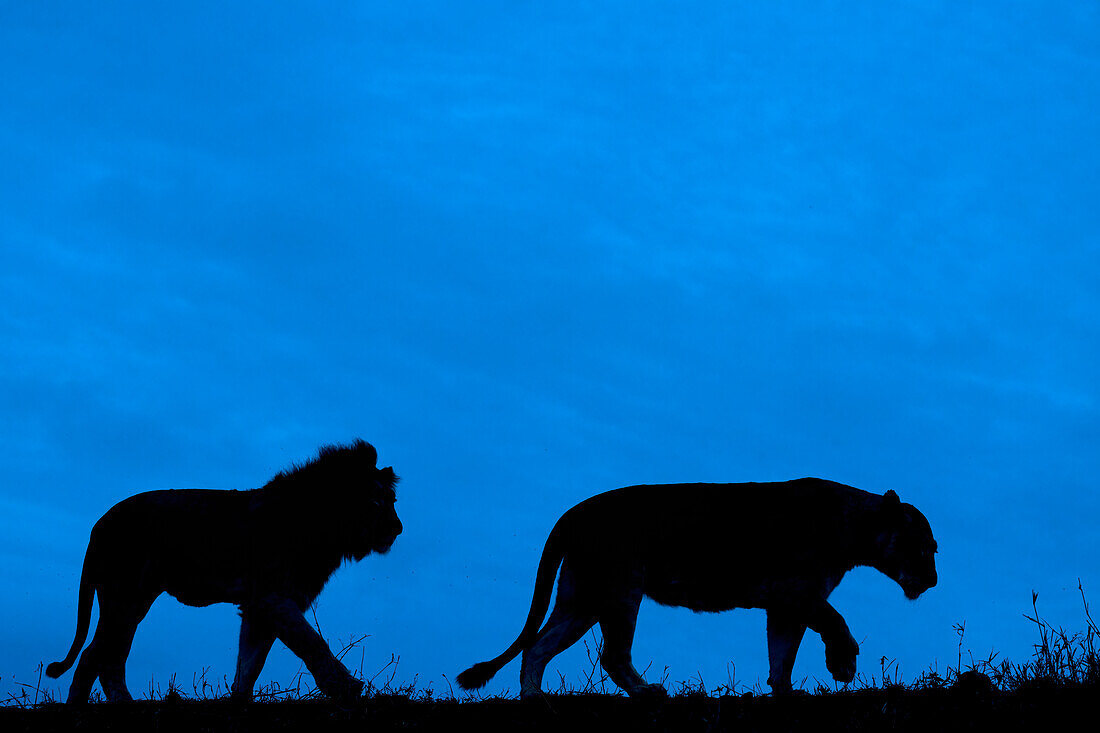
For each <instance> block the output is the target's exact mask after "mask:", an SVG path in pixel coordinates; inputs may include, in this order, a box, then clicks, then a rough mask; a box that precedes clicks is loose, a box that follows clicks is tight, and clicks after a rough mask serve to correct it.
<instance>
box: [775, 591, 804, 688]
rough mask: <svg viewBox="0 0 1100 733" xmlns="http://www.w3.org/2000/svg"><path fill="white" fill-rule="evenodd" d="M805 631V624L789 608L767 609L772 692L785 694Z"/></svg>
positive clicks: (789, 686)
mask: <svg viewBox="0 0 1100 733" xmlns="http://www.w3.org/2000/svg"><path fill="white" fill-rule="evenodd" d="M805 633H806V624H805V623H803V622H802V620H801V619H800V618H799V616H798V615H797V614H795V613H792V612H791V611H790V610H789V609H784V608H769V609H768V684H769V685H771V688H772V694H774V695H787V694H790V693H791V692H792V691H793V690H792V687H791V672H792V671H793V670H794V659H795V656H796V655H797V654H798V647H799V645H800V644H801V643H802V637H803V635H805Z"/></svg>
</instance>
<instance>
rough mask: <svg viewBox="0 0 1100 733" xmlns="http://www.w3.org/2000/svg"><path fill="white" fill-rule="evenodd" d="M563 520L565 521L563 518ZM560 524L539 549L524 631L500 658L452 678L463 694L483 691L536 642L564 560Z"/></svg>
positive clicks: (559, 521)
mask: <svg viewBox="0 0 1100 733" xmlns="http://www.w3.org/2000/svg"><path fill="white" fill-rule="evenodd" d="M563 519H564V517H563ZM562 524H563V522H562V520H561V519H559V520H558V523H557V524H555V525H554V529H552V530H550V536H549V537H547V538H546V545H545V546H544V547H543V548H542V557H541V558H540V559H539V569H538V573H537V574H536V575H535V592H534V594H533V597H532V598H531V610H530V611H529V612H528V614H527V622H526V623H525V624H524V625H523V630H522V631H520V632H519V636H518V637H517V638H516V640H515V641H513V642H512V645H511V646H510V647H508V648H507V649H505V650H504V652H503V653H501V655H500V656H498V657H496V658H494V659H490V660H489V661H487V662H478V663H477V664H475V665H474V666H472V667H470V668H469V669H467V670H466V671H464V672H462V673H461V674H459V675H458V677H456V678H455V681H456V682H458V686H459V687H461V688H463V689H465V690H476V689H478V688H479V687H484V686H485V683H486V682H488V681H489V680H490V679H491V678H492V677H493V675H495V674H496V673H497V672H498V671H500V668H501V667H503V666H504V665H506V664H508V662H510V661H512V660H513V659H515V658H516V656H517V655H518V654H519V653H520V652H522V651H523V650H525V649H527V648H529V647H530V646H531V645H532V644H533V643H534V641H535V636H536V635H537V634H538V631H539V626H541V625H542V620H543V618H544V617H545V616H546V610H547V609H548V608H549V607H550V595H551V593H552V592H553V589H554V578H555V577H556V576H557V574H558V566H559V565H561V561H562V558H563V557H564V550H563V549H562V544H563V543H562V534H563V530H562Z"/></svg>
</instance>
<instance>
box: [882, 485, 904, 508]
mask: <svg viewBox="0 0 1100 733" xmlns="http://www.w3.org/2000/svg"><path fill="white" fill-rule="evenodd" d="M882 506H883V508H884V509H891V510H892V509H897V508H898V507H899V506H901V499H899V498H898V495H897V494H896V493H894V490H893V489H890V490H889V491H887V492H886V493H885V494H883V495H882Z"/></svg>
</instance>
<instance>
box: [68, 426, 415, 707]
mask: <svg viewBox="0 0 1100 733" xmlns="http://www.w3.org/2000/svg"><path fill="white" fill-rule="evenodd" d="M377 459H378V454H377V452H376V451H375V449H374V447H373V446H372V445H371V444H370V443H367V442H365V441H363V440H359V439H357V440H355V441H354V442H353V443H351V444H348V445H326V446H323V447H321V448H320V449H319V451H318V453H317V456H316V457H315V458H313V459H312V460H310V461H308V462H306V463H304V464H300V465H294V466H292V467H291V468H290V469H288V470H285V471H282V472H280V473H279V474H277V475H276V476H275V477H274V478H272V479H271V480H270V481H269V482H267V484H266V485H264V486H263V487H262V488H259V489H252V490H247V491H228V490H213V489H176V490H166V491H148V492H145V493H141V494H136V495H135V496H131V497H130V498H128V499H124V500H122V501H120V502H119V503H118V504H115V505H114V506H113V507H111V508H110V509H109V510H108V511H107V513H106V514H104V515H103V516H102V517H101V518H100V519H99V521H98V522H96V523H95V526H94V527H92V532H91V537H90V539H89V541H88V549H87V551H86V552H85V554H84V567H83V570H82V571H81V574H80V590H79V591H78V595H77V599H78V602H77V624H76V638H75V639H74V640H73V644H72V647H71V648H70V649H69V653H68V655H66V657H65V659H64V660H62V661H60V662H53V663H52V664H50V665H49V666H47V667H46V674H47V675H49V676H50V677H59V676H61V675H62V674H64V673H65V672H66V671H67V670H68V669H69V667H71V666H72V664H73V661H74V660H75V659H76V657H77V655H78V654H80V649H81V647H82V646H83V645H84V640H85V639H86V638H87V636H88V626H89V622H90V617H91V611H92V599H93V596H98V598H99V623H98V624H97V626H96V630H95V635H94V636H93V637H92V642H91V644H89V645H88V648H87V649H85V650H84V653H83V654H81V655H80V662H79V663H78V664H77V667H76V671H75V672H74V673H73V681H72V685H71V686H70V687H69V697H68V701H69V702H70V703H79V702H85V701H86V700H87V699H88V696H89V694H90V693H91V689H92V685H93V684H94V683H95V680H96V678H98V679H99V680H100V684H101V685H102V686H103V691H104V693H105V694H106V696H107V699H108V700H110V701H112V702H114V701H123V700H130V699H131V697H130V693H129V691H128V690H127V689H126V673H125V665H126V657H127V656H128V655H129V653H130V645H131V643H132V641H133V638H134V632H135V631H136V630H137V626H138V624H139V623H140V622H141V620H142V619H143V618H144V617H145V614H146V613H147V612H148V610H149V607H150V606H151V605H152V604H153V601H154V600H156V598H157V597H158V596H159V595H160V594H161V593H164V592H167V593H169V594H170V595H172V596H175V597H176V598H177V599H178V600H180V601H181V602H183V603H185V604H187V605H189V606H208V605H210V604H213V603H235V604H236V605H237V606H238V607H239V608H240V613H241V633H240V652H239V655H238V658H237V671H236V675H235V677H234V680H233V686H232V694H233V696H234V697H236V698H239V699H248V698H250V697H251V696H252V688H253V686H254V685H255V683H256V678H257V677H258V676H259V674H260V670H261V668H262V667H263V665H264V661H265V660H266V659H267V654H268V652H269V651H270V650H271V646H272V644H273V643H274V641H275V639H279V640H280V641H282V642H283V643H284V644H286V646H287V647H288V648H289V649H290V650H291V651H292V652H294V653H295V654H296V655H297V656H298V657H300V658H301V659H302V661H303V662H304V663H305V665H306V667H307V668H308V669H309V671H310V673H311V674H312V675H313V677H314V679H315V680H316V683H317V686H318V687H319V688H320V689H321V690H322V691H323V692H324V693H325V694H327V695H329V696H332V697H338V698H345V697H349V696H355V695H358V694H359V692H360V691H361V689H362V684H363V683H362V682H360V681H359V680H357V679H355V678H354V677H353V676H352V675H351V674H350V673H349V672H348V671H347V669H346V668H345V667H344V666H343V665H342V664H341V663H340V662H339V661H338V660H337V659H336V657H334V656H333V654H332V651H331V650H330V649H329V648H328V645H327V644H326V643H325V641H324V639H322V638H321V636H320V635H319V634H318V633H317V632H316V631H315V630H314V629H313V627H312V626H310V624H309V622H307V621H306V619H305V616H304V615H303V611H305V610H306V609H307V608H308V607H309V605H310V604H311V603H312V602H313V601H314V599H315V598H316V597H317V596H318V594H320V592H321V589H322V588H323V587H324V586H325V583H326V582H327V581H328V579H329V577H330V576H331V575H332V574H333V572H335V571H336V569H337V568H338V567H339V566H340V564H341V563H343V562H345V561H353V560H354V561H358V560H362V559H363V558H364V557H366V556H367V555H369V554H371V553H372V552H377V553H385V552H388V551H389V549H390V547H391V546H392V545H393V542H394V540H395V539H396V538H397V536H398V535H399V534H401V530H402V527H401V521H400V520H399V519H398V518H397V513H396V512H395V511H394V502H395V501H396V499H397V496H396V493H395V491H394V487H395V485H396V484H397V480H398V479H397V476H396V475H394V472H393V468H382V469H379V468H378V467H377Z"/></svg>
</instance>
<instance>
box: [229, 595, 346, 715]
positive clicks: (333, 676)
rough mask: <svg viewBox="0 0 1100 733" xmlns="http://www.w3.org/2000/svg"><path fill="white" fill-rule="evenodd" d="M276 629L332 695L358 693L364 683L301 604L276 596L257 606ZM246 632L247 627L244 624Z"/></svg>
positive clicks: (321, 687) (266, 620)
mask: <svg viewBox="0 0 1100 733" xmlns="http://www.w3.org/2000/svg"><path fill="white" fill-rule="evenodd" d="M253 610H254V611H256V612H258V613H261V614H262V615H263V616H264V623H269V624H270V625H271V627H272V628H274V630H275V636H276V637H277V638H278V639H279V640H280V641H281V642H283V643H284V644H286V646H287V648H288V649H290V651H292V652H294V654H296V655H297V656H298V658H299V659H301V660H302V662H304V663H305V665H306V669H308V670H309V673H310V674H312V675H313V679H314V681H316V683H317V687H318V688H319V689H320V690H321V691H322V692H324V693H325V694H326V695H328V696H329V697H333V698H337V699H346V698H354V697H358V696H359V694H360V693H361V692H362V691H363V683H362V682H360V681H359V680H357V679H355V677H353V676H352V675H351V673H350V672H348V670H347V667H345V666H344V665H343V664H341V663H340V660H338V659H337V658H336V657H335V656H334V655H333V653H332V650H331V649H329V648H328V644H326V643H325V640H324V639H322V638H321V635H320V634H318V633H317V631H316V630H315V629H314V628H313V627H312V626H310V625H309V622H308V621H306V617H305V616H303V615H302V612H301V610H299V608H298V606H297V605H296V604H295V603H294V602H293V601H291V600H290V599H288V598H272V599H267V600H265V601H262V602H261V603H259V604H257V605H256V606H253ZM242 632H243V627H242Z"/></svg>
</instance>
